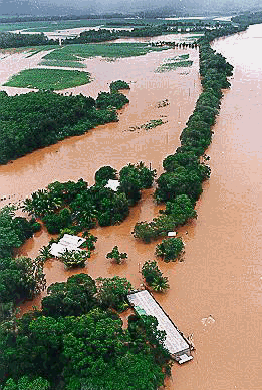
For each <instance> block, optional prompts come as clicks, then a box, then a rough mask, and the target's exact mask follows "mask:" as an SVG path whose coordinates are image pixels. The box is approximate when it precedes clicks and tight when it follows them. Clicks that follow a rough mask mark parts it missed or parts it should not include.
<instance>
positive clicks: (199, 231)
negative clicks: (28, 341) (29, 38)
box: [0, 25, 262, 390]
mask: <svg viewBox="0 0 262 390" xmlns="http://www.w3.org/2000/svg"><path fill="white" fill-rule="evenodd" d="M261 39H262V25H258V26H251V27H250V28H249V29H248V30H247V32H243V33H240V34H237V35H235V36H231V37H227V38H224V39H219V40H217V41H216V42H215V43H214V44H213V47H214V48H215V49H216V50H217V51H219V52H221V53H222V54H223V55H224V56H225V57H226V58H227V59H228V60H229V61H230V62H231V63H232V64H233V65H234V67H235V70H234V75H233V77H232V80H231V82H232V87H231V89H230V90H228V91H225V94H224V98H223V101H222V106H221V111H220V115H219V117H218V118H217V123H216V125H215V126H214V129H213V130H214V137H213V142H212V145H211V146H210V148H209V149H208V151H207V153H208V155H210V157H211V160H210V166H211V169H212V174H211V178H210V180H209V181H208V182H206V183H205V185H204V192H203V194H202V196H201V199H200V201H199V202H198V203H197V212H198V219H197V220H196V221H194V222H193V223H192V224H190V225H188V226H185V227H183V228H182V229H180V230H179V235H180V236H182V237H183V239H184V241H185V243H186V254H185V258H184V262H181V263H170V264H166V263H163V262H162V261H159V266H160V268H161V270H162V272H163V273H164V275H166V276H168V278H169V282H170V287H171V288H170V290H169V291H168V292H167V293H165V294H163V295H161V294H155V297H156V299H157V300H158V301H159V302H160V303H161V305H162V306H163V307H164V309H165V311H166V312H167V313H168V314H169V316H170V317H171V318H172V320H173V321H174V322H175V323H176V325H177V326H178V327H179V329H181V330H182V331H183V332H184V334H185V335H186V336H188V335H189V334H191V335H192V338H193V341H194V344H195V347H196V351H195V352H193V354H194V360H193V361H191V362H189V363H187V364H185V365H182V366H178V365H174V367H173V369H172V378H171V379H169V380H167V383H166V384H167V389H168V390H192V389H194V390H207V389H208V390H211V389H212V390H231V389H232V390H234V389H238V390H261V388H262V370H261V356H262V343H261V342H260V337H261V330H262V329H261V309H262V297H261V289H262V263H261V260H260V255H261V249H262V234H261V227H262V222H261V221H262V197H261V195H260V191H261V183H262V170H261V164H262V138H261V135H260V114H261V105H262V95H261V89H260V84H261V81H262V66H261V61H260V53H259V50H258V48H259V44H260V43H261ZM194 53H195V58H196V57H197V52H196V51H192V55H194ZM158 56H159V57H158ZM165 56H171V55H170V52H169V53H168V52H162V53H153V54H152V53H151V54H150V55H148V56H146V57H142V58H134V59H128V60H120V61H119V62H117V63H100V62H99V61H98V60H93V61H94V62H93V64H94V70H96V69H97V72H98V73H97V75H98V76H97V80H99V82H100V83H101V84H100V85H102V84H103V83H104V85H106V83H107V82H108V80H110V79H115V78H116V77H115V76H116V75H118V76H119V77H117V78H123V79H124V80H125V79H126V80H127V81H133V83H131V89H130V91H129V92H128V97H129V99H130V104H129V105H128V106H126V107H125V108H124V109H122V110H121V112H122V114H120V121H119V122H118V123H114V124H109V125H104V126H100V127H99V128H96V129H94V130H92V131H91V132H89V133H88V134H86V135H84V136H81V137H73V138H70V139H67V140H64V141H62V142H60V143H59V144H56V145H53V146H50V147H49V148H45V149H43V150H39V151H36V152H34V153H32V154H30V155H28V156H25V157H23V158H20V159H18V160H16V161H14V162H13V164H8V165H6V166H2V167H0V183H1V189H2V188H3V189H4V190H5V192H6V193H8V191H10V193H19V194H20V193H21V194H23V195H25V194H27V193H30V192H31V191H33V190H35V189H37V188H42V187H44V186H45V185H46V184H47V183H49V182H50V181H53V180H56V179H57V180H61V181H63V180H68V179H74V180H76V179H77V178H79V177H83V178H84V179H87V181H89V182H90V183H92V178H93V174H94V172H95V171H96V169H97V168H98V167H99V166H101V165H107V164H109V165H112V166H113V167H115V168H116V169H119V168H120V167H121V166H123V165H124V164H126V163H128V162H132V163H133V162H136V161H140V160H143V161H145V162H146V163H150V162H152V166H153V167H154V168H156V169H157V170H158V174H159V173H160V172H161V167H160V162H161V161H162V160H163V158H164V156H166V155H167V154H170V153H171V152H173V151H174V150H175V149H176V147H177V146H178V145H179V133H180V132H181V131H182V129H183V127H184V125H185V122H186V120H187V118H188V116H189V115H190V113H191V112H192V111H193V107H194V103H195V101H196V99H197V96H198V94H199V92H200V83H199V78H198V77H197V67H196V68H192V69H189V68H188V69H187V70H186V71H183V72H182V71H181V70H180V71H177V72H170V73H163V74H155V73H154V72H152V70H153V68H154V67H155V66H156V65H157V62H159V61H160V60H161V59H162V57H163V58H164V57H165ZM123 63H125V64H126V71H125V70H124V67H123ZM90 64H91V62H90ZM99 65H100V68H99ZM103 69H104V71H105V70H106V71H107V73H106V76H105V73H104V71H103ZM114 69H115V70H114ZM116 69H117V70H116ZM99 72H100V73H99ZM110 72H112V73H110ZM114 72H115V73H114ZM125 72H126V73H125ZM187 72H189V74H185V73H187ZM179 73H184V74H182V75H180V74H179ZM124 76H126V77H128V78H126V77H124ZM100 77H101V80H102V81H100ZM97 82H98V81H97ZM83 88H86V91H87V90H88V88H91V89H92V83H91V84H90V85H87V86H85V87H83ZM94 90H95V87H94ZM75 92H76V93H77V89H76V90H75ZM88 93H89V92H88ZM88 93H87V94H88ZM165 98H168V99H169V101H170V105H169V106H167V107H164V108H160V109H158V108H156V107H157V106H156V104H157V101H160V100H162V99H165ZM160 114H161V115H167V117H166V118H167V120H168V123H167V124H165V125H163V126H160V127H157V128H155V129H152V130H150V131H148V132H147V131H141V130H139V132H138V131H137V132H129V131H127V129H128V126H134V125H139V124H142V123H144V122H145V121H147V120H150V119H156V118H157V117H159V115H160ZM152 192H153V190H152V189H150V190H147V191H145V192H144V194H143V199H142V201H141V202H140V203H139V205H138V206H137V207H135V208H133V209H131V212H130V215H129V217H128V218H127V219H126V221H124V222H123V223H122V224H121V225H119V226H115V227H108V228H99V229H97V230H95V231H94V234H95V235H96V236H97V237H98V241H97V244H96V250H95V253H94V254H93V255H92V256H91V259H90V260H89V261H88V263H87V266H86V267H85V268H84V269H83V270H80V271H79V272H83V271H84V272H87V273H88V274H90V276H92V277H94V278H96V277H98V276H103V277H106V276H113V275H119V276H126V277H127V278H128V279H129V280H130V281H131V283H132V284H133V285H134V286H136V287H138V286H139V285H140V284H141V283H142V278H141V274H140V273H139V268H140V266H139V263H142V264H143V263H144V261H146V260H148V259H153V258H154V250H155V243H153V244H149V245H145V244H143V243H140V242H138V241H136V240H135V239H134V237H133V236H132V235H131V234H130V233H131V232H132V230H133V228H134V225H135V223H136V222H137V221H141V220H150V219H152V218H153V217H154V216H155V215H156V213H157V210H158V207H156V206H154V204H153V201H152V197H151V194H152ZM48 239H49V238H48V235H47V233H46V232H45V231H42V232H40V233H37V235H36V237H35V238H33V239H31V240H29V241H28V242H27V243H26V244H25V245H24V246H23V247H22V248H21V250H20V253H22V254H27V255H30V256H36V255H37V252H38V250H39V248H40V247H41V246H42V245H46V244H47V242H48ZM114 245H118V246H119V249H120V251H124V252H127V253H128V259H127V260H126V262H125V263H123V264H122V265H113V264H111V263H110V262H109V261H108V260H106V259H105V255H106V253H107V252H109V250H111V249H112V247H113V246H114ZM45 272H46V275H47V281H48V284H50V283H52V282H55V281H63V280H65V279H66V278H67V277H68V276H70V275H71V274H72V272H71V271H70V272H66V271H64V269H63V266H62V264H60V263H59V262H57V261H48V262H47V264H46V266H45ZM39 301H40V298H39V297H38V298H37V299H35V300H34V301H33V302H28V303H26V304H25V305H24V306H22V308H21V309H22V311H25V310H27V309H28V308H29V307H31V306H32V304H34V305H37V304H39Z"/></svg>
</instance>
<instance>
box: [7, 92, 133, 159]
mask: <svg viewBox="0 0 262 390" xmlns="http://www.w3.org/2000/svg"><path fill="white" fill-rule="evenodd" d="M126 103H128V99H127V98H126V97H125V96H124V95H123V94H121V93H118V92H112V93H106V92H100V93H99V94H98V96H97V99H96V100H95V99H93V98H91V97H85V96H83V95H81V94H80V95H77V96H72V95H71V96H64V95H61V94H57V93H54V92H52V91H38V92H30V93H27V94H21V95H15V96H8V95H7V93H6V92H3V91H2V92H0V117H1V119H0V126H1V134H0V164H4V163H6V162H8V161H9V160H11V159H15V158H17V157H20V156H23V155H25V154H26V153H29V152H31V151H33V150H35V149H38V148H41V147H44V146H47V145H50V144H53V143H56V142H58V141H60V140H62V139H64V138H66V137H69V136H72V135H80V134H84V133H85V132H86V131H88V130H89V129H91V128H93V127H95V126H97V125H100V124H104V123H107V122H112V121H117V120H118V117H117V113H116V109H119V108H121V107H122V106H123V105H124V104H126Z"/></svg>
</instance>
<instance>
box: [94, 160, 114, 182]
mask: <svg viewBox="0 0 262 390" xmlns="http://www.w3.org/2000/svg"><path fill="white" fill-rule="evenodd" d="M116 174H117V171H116V169H114V168H112V167H110V166H109V165H105V166H103V167H101V168H99V169H98V170H97V171H96V173H95V182H96V184H98V185H102V186H104V185H105V184H106V183H107V182H108V180H109V179H112V180H115V179H116Z"/></svg>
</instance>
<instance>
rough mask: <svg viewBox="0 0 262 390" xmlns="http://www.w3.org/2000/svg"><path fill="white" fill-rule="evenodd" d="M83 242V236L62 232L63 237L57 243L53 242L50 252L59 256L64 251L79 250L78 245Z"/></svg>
mask: <svg viewBox="0 0 262 390" xmlns="http://www.w3.org/2000/svg"><path fill="white" fill-rule="evenodd" d="M83 242H85V239H84V238H81V237H78V236H73V235H71V234H64V235H63V237H62V238H61V239H60V240H59V241H58V243H55V242H54V243H53V244H52V245H51V248H50V253H51V255H52V256H54V257H61V255H62V254H63V253H64V252H65V251H66V250H68V251H75V252H78V251H81V249H79V246H80V245H81V244H83Z"/></svg>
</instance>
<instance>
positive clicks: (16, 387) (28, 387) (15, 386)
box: [3, 376, 51, 390]
mask: <svg viewBox="0 0 262 390" xmlns="http://www.w3.org/2000/svg"><path fill="white" fill-rule="evenodd" d="M50 388H51V386H50V383H49V382H48V381H47V380H46V379H44V378H41V377H39V378H35V379H33V380H30V379H29V378H28V377H27V376H22V377H21V378H20V379H18V381H17V383H16V382H15V381H14V380H13V379H12V378H10V379H8V380H7V382H6V384H5V386H4V388H3V390H49V389H50Z"/></svg>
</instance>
